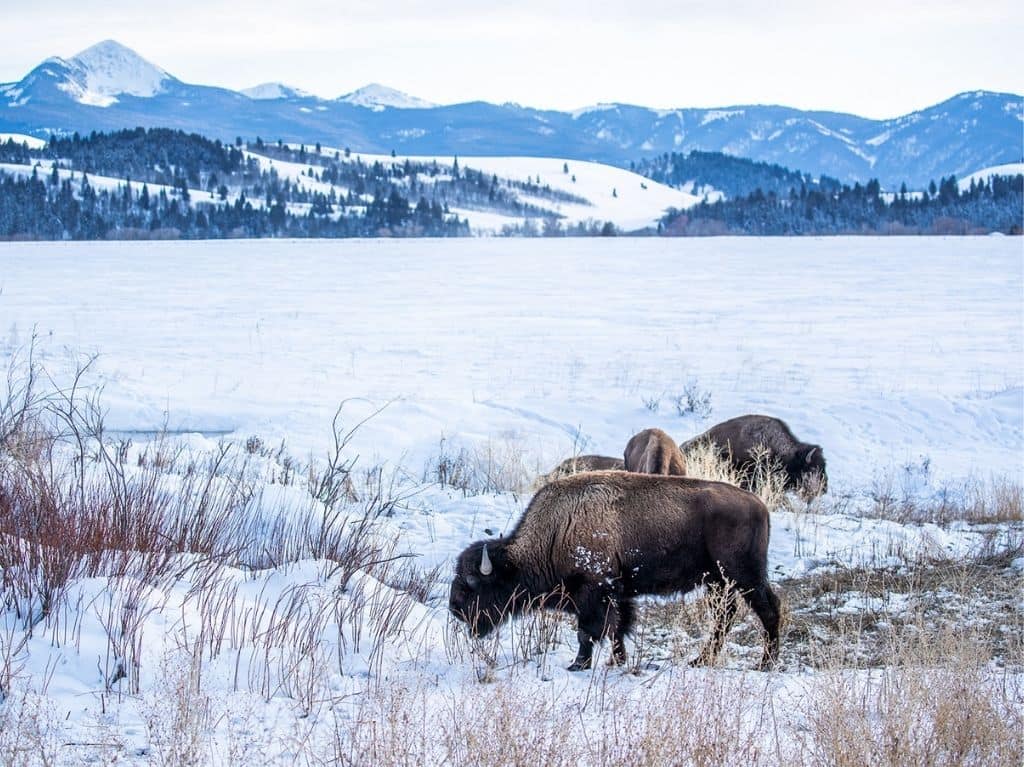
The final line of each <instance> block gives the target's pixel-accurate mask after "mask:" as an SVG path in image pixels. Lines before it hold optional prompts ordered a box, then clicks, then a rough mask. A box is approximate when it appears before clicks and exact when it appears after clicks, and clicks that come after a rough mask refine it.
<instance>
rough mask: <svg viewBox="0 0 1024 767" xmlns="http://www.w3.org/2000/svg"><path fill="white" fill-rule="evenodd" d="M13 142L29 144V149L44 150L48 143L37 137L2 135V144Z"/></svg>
mask: <svg viewBox="0 0 1024 767" xmlns="http://www.w3.org/2000/svg"><path fill="white" fill-rule="evenodd" d="M8 141H13V142H14V143H16V144H27V145H28V148H29V149H44V148H45V147H46V141H44V140H43V139H41V138H37V137H35V136H27V135H25V134H24V133H0V144H4V143H7V142H8Z"/></svg>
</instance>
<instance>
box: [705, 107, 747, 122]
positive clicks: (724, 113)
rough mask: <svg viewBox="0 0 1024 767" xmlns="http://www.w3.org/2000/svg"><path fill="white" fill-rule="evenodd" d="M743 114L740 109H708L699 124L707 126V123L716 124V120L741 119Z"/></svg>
mask: <svg viewBox="0 0 1024 767" xmlns="http://www.w3.org/2000/svg"><path fill="white" fill-rule="evenodd" d="M743 114H744V110H742V109H709V110H708V111H707V112H705V113H704V116H703V117H702V118H701V121H700V124H701V125H707V124H708V123H713V122H717V121H718V120H729V119H731V118H733V117H742V116H743Z"/></svg>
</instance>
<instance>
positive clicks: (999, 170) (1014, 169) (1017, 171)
mask: <svg viewBox="0 0 1024 767" xmlns="http://www.w3.org/2000/svg"><path fill="white" fill-rule="evenodd" d="M1021 174H1024V163H1022V162H1011V163H1006V164H1005V165H996V166H994V167H991V168H982V169H981V170H979V171H975V172H974V173H971V174H970V175H969V176H964V177H963V178H961V179H959V180H958V182H957V183H958V185H959V187H960V191H961V192H964V191H967V190H968V189H970V188H971V182H972V181H974V182H975V183H978V182H979V181H988V180H989V179H990V178H992V176H1018V175H1021Z"/></svg>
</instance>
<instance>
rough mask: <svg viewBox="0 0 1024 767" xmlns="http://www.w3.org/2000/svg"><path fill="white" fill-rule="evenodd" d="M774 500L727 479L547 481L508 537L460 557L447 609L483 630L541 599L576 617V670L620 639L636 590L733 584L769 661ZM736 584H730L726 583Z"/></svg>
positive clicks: (719, 628) (597, 475) (719, 624)
mask: <svg viewBox="0 0 1024 767" xmlns="http://www.w3.org/2000/svg"><path fill="white" fill-rule="evenodd" d="M768 532H769V521H768V509H767V508H765V506H764V504H763V503H761V501H760V500H759V499H758V498H757V497H756V496H754V495H752V494H751V493H748V492H746V491H745V490H742V489H740V488H738V487H734V486H733V485H727V484H724V483H721V482H709V481H706V480H699V479H689V478H686V477H665V476H658V475H648V474H632V473H628V472H620V471H602V472H588V473H585V474H577V475H575V476H572V477H568V478H566V479H562V480H558V481H556V482H552V483H551V484H549V485H546V486H545V487H543V488H541V490H539V491H538V492H537V494H536V495H535V496H534V497H533V500H532V501H531V502H530V504H529V506H528V507H527V509H526V511H525V512H524V513H523V515H522V517H521V518H520V520H519V522H518V524H517V525H516V527H515V529H514V530H513V532H512V534H511V535H509V536H508V537H507V538H498V539H491V540H487V541H477V542H476V543H473V544H472V545H470V546H469V547H468V548H467V549H466V550H465V551H463V552H462V554H460V555H459V558H458V562H457V563H456V568H455V578H454V579H453V581H452V585H451V593H450V597H449V603H448V605H449V609H450V611H451V613H452V614H453V615H454V616H455V617H456V618H457V619H459V620H460V621H463V622H465V623H466V624H467V625H468V627H469V629H470V631H471V632H472V633H473V634H474V635H476V636H483V635H486V634H488V633H490V632H491V631H493V630H494V629H495V628H496V627H497V626H499V625H500V624H501V623H502V622H503V621H505V620H507V619H508V618H509V617H511V616H513V615H517V614H520V613H523V612H526V611H528V610H532V609H537V608H551V609H559V610H564V611H567V612H569V613H572V614H574V615H575V616H576V618H577V626H578V634H577V638H578V639H579V652H578V653H577V655H576V659H575V661H574V662H573V663H572V665H571V666H570V667H569V669H570V670H572V671H578V670H580V669H585V668H589V667H590V665H591V661H592V655H593V645H594V643H595V642H599V641H600V640H602V639H603V638H605V637H608V638H610V639H611V641H612V656H611V660H612V662H613V663H622V662H624V661H625V657H626V651H625V646H624V644H623V638H624V637H625V636H626V634H628V633H629V631H630V629H631V628H632V626H633V620H634V615H635V607H634V599H635V597H636V596H637V595H639V594H673V593H678V592H687V591H690V590H691V589H693V588H694V587H696V586H698V585H701V584H705V585H708V586H709V587H712V588H720V587H722V586H725V585H731V586H734V587H735V589H736V590H737V591H738V592H739V593H740V594H741V595H742V596H743V598H744V599H745V600H746V601H747V603H748V604H749V605H750V606H751V608H753V610H754V612H755V613H756V614H757V616H758V618H760V620H761V623H762V624H763V625H764V629H765V632H766V634H767V640H766V644H765V650H764V655H763V658H762V661H761V665H762V667H768V666H770V665H771V664H772V663H774V661H775V659H776V658H777V655H778V648H779V600H778V598H777V597H776V595H775V594H774V593H773V592H772V589H771V587H770V586H769V585H768ZM730 593H732V592H730ZM724 603H725V605H726V607H725V609H723V610H722V611H721V614H720V615H719V616H718V618H717V620H716V625H715V627H714V629H713V632H712V635H711V637H710V638H709V639H708V641H707V643H706V644H705V646H704V649H703V650H702V652H701V654H700V657H699V658H698V659H697V660H696V661H694V662H695V663H698V662H700V663H707V662H710V661H712V660H713V659H714V657H715V656H716V655H717V654H718V652H719V650H720V649H721V646H722V643H723V642H724V640H725V635H726V633H727V632H728V630H729V626H730V624H731V621H732V618H733V616H734V614H735V610H736V600H735V599H734V598H729V599H726V600H724Z"/></svg>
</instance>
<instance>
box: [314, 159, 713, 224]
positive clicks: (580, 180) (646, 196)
mask: <svg viewBox="0 0 1024 767" xmlns="http://www.w3.org/2000/svg"><path fill="white" fill-rule="evenodd" d="M324 151H325V152H328V151H329V153H330V154H331V156H333V153H334V151H336V150H335V149H330V150H327V149H325V150H324ZM352 157H353V158H356V157H359V158H361V159H362V160H363V162H365V163H369V164H372V163H373V162H375V161H380V162H381V163H382V164H384V165H387V164H388V163H404V162H405V160H406V157H405V156H402V155H399V156H397V157H391V156H390V155H370V154H357V153H353V154H352ZM408 159H409V160H411V161H414V162H426V163H429V162H433V161H436V162H437V163H438V165H440V166H442V167H451V165H452V160H453V158H452V157H451V156H450V155H448V156H423V157H417V156H410V157H409V158H408ZM458 161H459V167H460V168H471V169H473V170H478V171H482V172H483V173H486V174H487V175H497V176H498V178H499V179H508V180H511V181H519V182H523V183H526V182H530V183H534V184H539V186H541V187H543V186H549V187H551V188H552V189H554V190H558V191H562V192H568V193H569V194H572V195H575V196H577V197H582V198H583V199H585V200H587V201H588V202H589V203H590V204H589V205H585V204H582V203H570V202H559V201H553V200H550V199H547V198H544V197H534V198H532V199H531V198H530V197H529V195H527V194H526V193H525V192H523V191H522V190H518V189H517V190H515V191H516V194H517V196H519V197H520V199H522V200H524V201H528V202H532V203H534V204H536V205H539V206H540V207H542V208H545V209H547V210H550V211H552V212H553V213H556V214H558V215H561V216H563V217H564V218H563V219H562V223H563V225H566V224H568V225H573V224H576V223H580V222H582V223H587V222H589V221H596V222H598V223H601V222H604V221H611V222H613V223H614V224H615V225H616V227H618V228H619V229H622V230H625V231H631V230H635V229H641V228H644V227H654V226H656V224H657V222H658V219H660V218H661V217H662V216H663V215H664V214H665V212H666V211H667V210H668V209H669V208H676V209H682V208H689V207H691V206H693V205H696V204H698V203H699V202H700V201H701V198H699V197H696V196H694V195H692V194H687V193H686V192H682V191H680V190H678V189H673V188H672V187H670V186H666V185H664V184H659V183H657V182H655V181H651V180H650V179H647V178H644V177H643V176H641V175H639V174H637V173H633V172H631V171H628V170H625V169H623V168H616V167H614V166H611V165H603V164H601V163H596V162H583V161H580V160H567V159H563V158H553V157H459V158H458ZM566 166H568V169H569V172H568V173H566V172H565V168H566ZM538 177H539V178H540V181H539V182H538V181H537V179H538ZM573 177H575V181H574V180H573ZM492 216H493V214H487V215H486V216H483V217H476V216H472V215H471V216H470V226H471V227H472V228H473V229H474V231H475V232H476V233H478V234H494V233H496V232H499V231H500V227H494V224H495V223H496V222H495V221H494V219H493V217H492ZM509 220H510V221H512V222H515V221H516V219H512V218H510V219H509ZM520 221H521V220H520ZM492 227H493V228H492Z"/></svg>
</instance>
